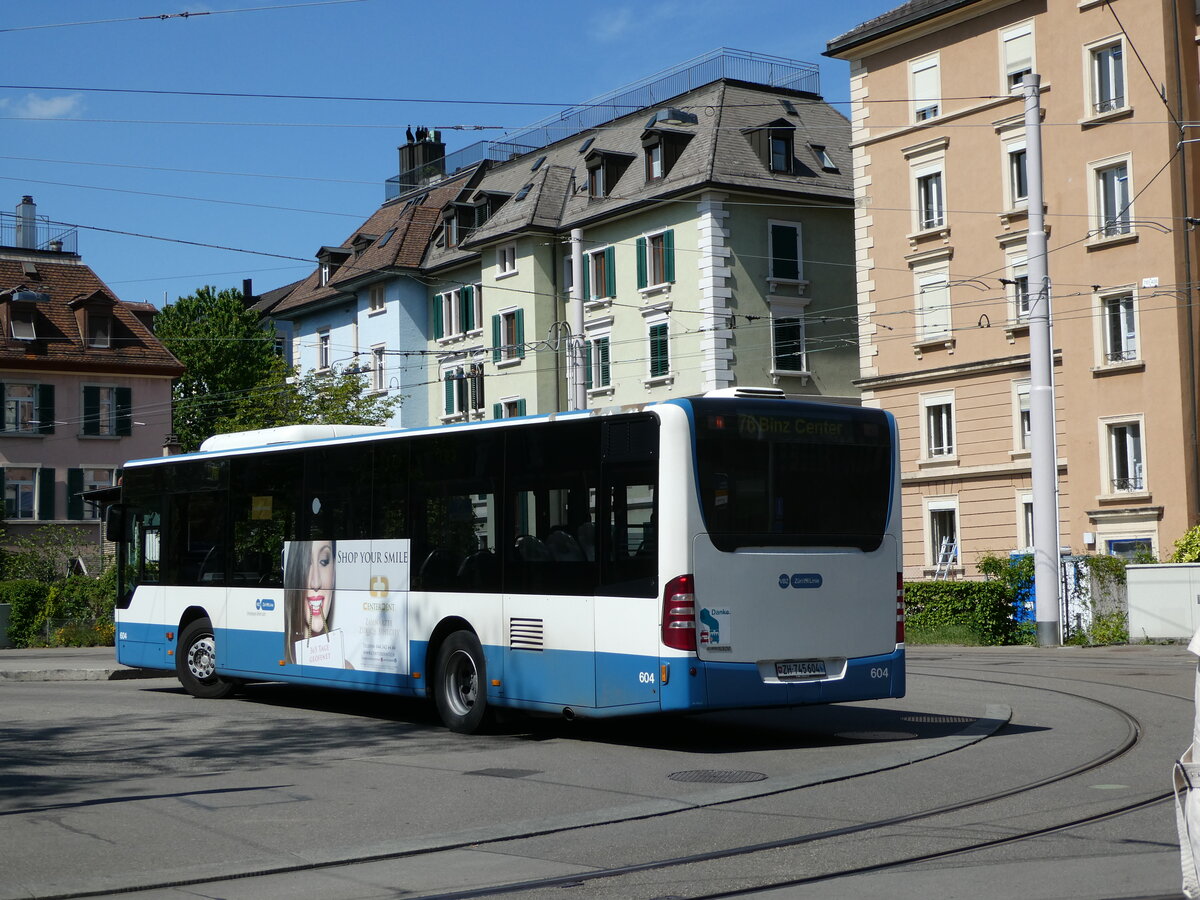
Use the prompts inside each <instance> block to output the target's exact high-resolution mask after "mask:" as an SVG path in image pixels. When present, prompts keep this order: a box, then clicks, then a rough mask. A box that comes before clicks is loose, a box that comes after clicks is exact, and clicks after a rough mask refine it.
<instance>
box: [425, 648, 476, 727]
mask: <svg viewBox="0 0 1200 900" xmlns="http://www.w3.org/2000/svg"><path fill="white" fill-rule="evenodd" d="M435 677H436V679H437V680H436V682H435V685H434V692H433V696H434V701H435V702H436V703H437V710H438V715H439V716H441V719H442V722H443V723H445V725H446V727H447V728H449V729H450V730H451V731H454V732H457V733H458V734H474V733H475V732H476V731H479V730H480V728H482V727H483V726H484V724H485V722H486V720H487V718H488V708H487V683H488V682H487V661H486V660H485V659H484V656H483V645H482V644H480V643H479V638H477V637H476V636H475V634H474V633H473V632H470V631H456V632H454V633H453V634H452V635H450V636H449V637H448V638H446V640H445V642H444V643H443V644H442V646H441V647H440V648H439V649H438V655H437V668H436V675H435Z"/></svg>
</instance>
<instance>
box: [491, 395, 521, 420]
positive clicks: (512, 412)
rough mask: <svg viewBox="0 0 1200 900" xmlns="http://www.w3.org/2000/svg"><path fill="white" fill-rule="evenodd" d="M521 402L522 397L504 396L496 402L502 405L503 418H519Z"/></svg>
mask: <svg viewBox="0 0 1200 900" xmlns="http://www.w3.org/2000/svg"><path fill="white" fill-rule="evenodd" d="M520 402H521V398H520V397H504V398H502V399H500V400H497V401H496V404H497V405H498V406H499V407H500V418H502V419H516V418H518V417H519V416H520V415H521V412H520V406H518V404H519V403H520Z"/></svg>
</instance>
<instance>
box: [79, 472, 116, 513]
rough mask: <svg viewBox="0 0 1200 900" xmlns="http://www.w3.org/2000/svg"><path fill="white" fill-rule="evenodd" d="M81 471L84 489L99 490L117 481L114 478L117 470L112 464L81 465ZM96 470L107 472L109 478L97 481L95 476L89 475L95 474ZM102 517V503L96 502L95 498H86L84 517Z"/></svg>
mask: <svg viewBox="0 0 1200 900" xmlns="http://www.w3.org/2000/svg"><path fill="white" fill-rule="evenodd" d="M80 471H81V472H82V473H83V490H84V491H85V492H87V491H95V490H99V489H101V488H106V487H112V486H113V484H114V483H115V482H114V478H115V476H116V471H117V470H116V469H114V468H113V467H112V466H81V467H80ZM96 472H107V473H108V480H107V481H97V480H96V479H95V478H89V477H88V475H89V473H91V474H93V475H94V474H95V473H96ZM100 517H101V509H100V504H99V503H96V502H95V501H94V500H86V499H85V500H84V503H83V518H85V519H99V518H100Z"/></svg>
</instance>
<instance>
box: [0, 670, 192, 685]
mask: <svg viewBox="0 0 1200 900" xmlns="http://www.w3.org/2000/svg"><path fill="white" fill-rule="evenodd" d="M174 677H175V673H173V672H167V671H164V670H162V669H128V668H120V669H40V670H31V671H25V672H0V682H3V681H127V680H129V679H132V678H174Z"/></svg>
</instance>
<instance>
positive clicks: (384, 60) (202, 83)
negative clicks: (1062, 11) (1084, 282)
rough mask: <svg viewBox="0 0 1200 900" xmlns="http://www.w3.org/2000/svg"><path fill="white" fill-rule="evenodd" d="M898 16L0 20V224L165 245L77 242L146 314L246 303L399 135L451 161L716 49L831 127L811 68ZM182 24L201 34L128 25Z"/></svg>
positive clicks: (750, 6) (216, 14) (64, 7)
mask: <svg viewBox="0 0 1200 900" xmlns="http://www.w3.org/2000/svg"><path fill="white" fill-rule="evenodd" d="M895 5H898V0H895V2H892V0H883V2H880V0H844V2H842V3H838V4H828V3H818V2H815V0H799V2H797V0H790V2H783V0H742V2H729V0H724V2H717V0H686V2H685V0H663V2H649V3H646V2H643V3H631V2H630V3H626V2H620V0H617V2H610V3H607V4H602V5H600V4H584V3H563V2H561V0H559V2H543V0H525V2H521V3H518V4H497V3H485V2H479V0H461V2H458V3H455V4H439V3H415V2H410V0H353V2H346V0H339V2H328V3H323V4H314V3H313V2H312V0H307V2H306V0H207V2H205V3H202V4H187V3H181V2H179V0H126V2H120V3H116V2H106V3H97V2H95V0H59V2H57V3H54V4H44V3H27V4H24V3H23V4H18V3H13V2H9V3H6V4H5V10H4V12H5V15H4V17H3V20H0V52H3V55H4V57H5V58H6V59H7V60H8V61H9V64H8V65H7V66H6V67H5V74H4V75H3V76H2V78H3V80H4V82H5V84H4V86H2V87H0V133H2V134H3V135H4V140H3V141H2V142H0V148H3V149H2V150H0V209H3V210H4V211H5V212H12V211H13V210H14V209H15V208H16V205H17V203H18V202H19V200H20V198H21V196H22V195H24V194H30V195H32V196H33V197H34V199H35V201H36V202H37V205H38V214H39V215H43V216H47V217H49V218H50V219H51V220H54V221H56V222H67V223H73V224H78V225H80V226H93V227H95V228H100V229H111V230H113V231H118V232H128V233H132V234H137V235H148V236H153V237H155V238H169V239H172V240H154V239H151V238H149V237H134V236H130V235H128V234H124V235H123V234H114V233H109V232H106V231H98V230H89V229H88V228H81V229H80V231H79V251H80V253H81V254H82V256H83V259H84V261H85V262H86V263H87V264H88V265H90V266H91V267H92V268H93V269H94V270H95V271H96V273H97V274H98V275H99V276H100V277H101V278H102V279H104V280H105V281H106V282H107V283H108V284H109V285H110V286H111V287H112V288H113V289H114V291H115V292H116V293H117V295H118V296H119V297H121V298H122V299H124V300H148V301H150V302H153V303H155V304H157V305H160V306H161V305H162V303H163V301H164V298H166V299H167V300H168V301H173V300H174V299H175V298H176V297H177V296H180V295H185V294H189V293H191V292H193V291H194V290H195V289H196V288H198V287H199V286H201V285H204V284H214V285H217V286H218V287H229V286H233V287H239V288H240V287H241V284H242V279H244V278H253V279H254V287H255V290H256V292H263V291H266V290H269V289H271V288H274V287H278V286H279V285H281V284H286V283H288V282H290V281H294V280H296V279H297V278H301V277H303V276H304V275H306V274H307V273H308V272H309V271H311V270H312V268H313V265H314V263H313V262H311V260H312V259H313V257H314V255H315V253H316V251H317V249H318V248H319V247H320V246H322V245H325V244H335V245H336V244H340V243H341V242H342V241H343V240H344V239H345V238H346V237H347V236H348V235H350V234H351V233H352V232H353V230H354V228H355V227H356V225H358V224H359V223H361V222H362V221H363V220H365V219H366V218H367V216H368V215H370V214H371V212H372V211H373V210H374V209H376V208H377V207H378V206H379V204H380V203H382V202H383V199H384V182H385V181H386V179H388V178H390V177H391V176H393V175H395V174H396V172H397V169H398V158H397V153H396V147H397V146H398V145H400V144H402V143H403V142H404V130H405V127H406V126H408V125H412V126H414V127H415V126H417V125H426V126H429V127H437V128H441V129H442V131H443V139H444V140H445V141H446V143H447V149H448V152H453V151H454V150H457V149H459V148H461V147H464V146H466V145H468V144H470V143H473V142H475V141H477V140H480V139H483V138H488V139H502V138H503V136H504V134H505V132H506V131H512V130H517V129H519V128H521V127H522V126H525V125H528V124H531V123H532V122H534V121H537V120H539V119H542V118H544V117H545V116H547V115H549V114H551V113H554V112H556V111H557V110H558V109H561V108H562V107H563V106H566V105H569V104H571V103H577V102H581V101H585V100H587V99H589V98H592V97H595V96H597V95H599V94H603V93H606V92H607V91H609V90H612V89H614V88H617V87H619V86H621V85H624V84H627V83H629V82H632V81H636V80H638V79H641V78H643V77H644V76H647V75H650V74H652V73H654V72H656V71H659V70H661V69H665V68H668V67H670V66H673V65H675V64H677V63H680V62H683V61H685V60H687V59H690V58H692V57H695V56H698V55H700V54H703V53H706V52H708V51H710V50H714V49H716V48H718V47H732V48H736V49H739V50H748V51H753V52H756V53H765V54H770V55H774V56H782V57H787V58H790V59H799V60H804V61H806V62H812V63H818V64H820V67H821V89H822V93H823V94H824V96H825V98H826V99H827V100H829V101H830V102H834V103H838V104H839V105H838V108H839V109H841V110H842V111H843V112H848V107H847V105H846V104H845V101H846V99H847V96H848V84H847V79H848V67H847V66H846V64H845V63H842V62H839V61H835V60H828V59H825V58H823V57H822V56H821V55H820V54H821V51H822V50H823V49H824V47H825V42H826V41H827V40H828V39H829V38H832V37H834V36H836V35H838V34H841V33H842V32H844V31H847V30H848V29H850V28H852V27H854V26H855V25H857V24H859V23H860V22H863V21H865V20H867V19H870V18H872V17H873V16H876V15H878V14H880V13H881V12H884V11H886V10H888V9H890V8H892V7H893V6H895ZM185 10H187V11H189V12H207V13H209V14H208V15H191V16H188V17H182V16H175V17H173V18H168V19H160V18H147V19H144V20H135V19H136V18H137V17H143V16H146V17H158V16H162V15H172V16H174V14H177V13H180V12H183V11H185ZM42 26H56V27H42ZM17 60H23V61H24V62H16V61H17ZM85 89H92V90H85ZM96 89H122V90H121V92H109V91H106V90H96ZM131 89H132V90H133V91H141V92H144V93H130V92H126V91H129V90H131ZM154 91H184V92H210V93H221V92H225V93H247V94H277V95H279V94H287V95H312V96H320V97H369V98H380V99H373V100H370V101H358V100H295V99H259V98H241V97H229V96H224V97H221V96H179V95H172V94H156V93H151V92H154ZM418 101H442V102H418ZM451 101H454V102H451ZM453 126H464V127H466V128H474V127H476V126H489V129H488V130H484V131H470V130H463V131H459V130H455V129H454V128H453ZM492 126H499V127H492ZM180 241H188V242H194V243H196V244H215V245H220V246H222V247H229V248H238V249H239V250H246V251H256V252H257V253H244V252H235V251H232V250H218V249H212V248H206V247H198V246H191V245H189V244H185V243H179V242H180ZM258 254H276V255H277V256H270V255H258ZM278 256H281V257H300V258H302V259H304V260H309V262H299V261H296V260H294V259H287V258H282V259H281V258H277V257H278Z"/></svg>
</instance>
